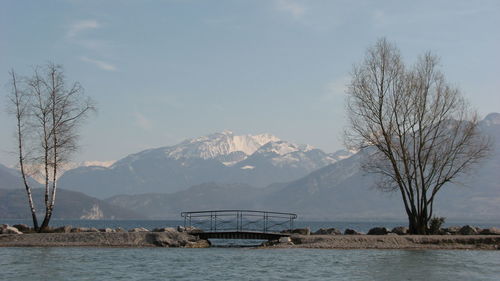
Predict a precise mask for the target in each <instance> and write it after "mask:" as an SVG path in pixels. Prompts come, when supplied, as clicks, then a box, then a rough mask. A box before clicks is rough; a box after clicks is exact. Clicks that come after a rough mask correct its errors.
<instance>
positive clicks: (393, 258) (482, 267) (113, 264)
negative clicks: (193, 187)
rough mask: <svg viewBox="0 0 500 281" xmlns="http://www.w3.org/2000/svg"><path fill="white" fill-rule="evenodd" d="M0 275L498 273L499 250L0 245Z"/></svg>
mask: <svg viewBox="0 0 500 281" xmlns="http://www.w3.org/2000/svg"><path fill="white" fill-rule="evenodd" d="M0 257H1V258H0V272H1V273H0V280H40V281H43V280H427V281H432V280H439V281H446V280H499V276H500V251H444V250H311V249H253V248H209V249H179V248H175V249H174V248H172V249H168V248H140V249H129V248H0Z"/></svg>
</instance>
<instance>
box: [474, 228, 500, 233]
mask: <svg viewBox="0 0 500 281" xmlns="http://www.w3.org/2000/svg"><path fill="white" fill-rule="evenodd" d="M479 234H483V235H500V228H497V227H490V228H485V229H483V230H481V232H479Z"/></svg>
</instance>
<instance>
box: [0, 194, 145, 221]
mask: <svg viewBox="0 0 500 281" xmlns="http://www.w3.org/2000/svg"><path fill="white" fill-rule="evenodd" d="M43 195H44V192H43V189H41V188H37V189H33V198H34V200H35V207H36V208H37V210H43V207H42V206H43ZM39 217H40V220H42V219H43V212H39ZM0 218H9V219H29V218H31V213H30V211H29V207H28V203H27V199H26V192H25V191H24V190H23V189H0ZM53 218H54V219H80V218H85V219H135V218H144V216H143V215H140V214H138V213H137V212H134V211H130V210H127V209H125V208H122V207H117V206H113V205H110V204H108V203H106V202H104V201H101V200H99V199H96V198H93V197H90V196H87V195H85V194H83V193H80V192H74V191H67V190H64V189H59V190H58V192H57V201H56V206H55V208H54V215H53Z"/></svg>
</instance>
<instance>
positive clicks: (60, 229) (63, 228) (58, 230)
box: [53, 225, 73, 233]
mask: <svg viewBox="0 0 500 281" xmlns="http://www.w3.org/2000/svg"><path fill="white" fill-rule="evenodd" d="M72 229H73V227H72V226H71V225H65V226H60V227H58V228H55V229H54V230H53V232H55V233H70V232H71V230H72Z"/></svg>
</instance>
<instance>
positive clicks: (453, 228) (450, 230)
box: [442, 226, 460, 235]
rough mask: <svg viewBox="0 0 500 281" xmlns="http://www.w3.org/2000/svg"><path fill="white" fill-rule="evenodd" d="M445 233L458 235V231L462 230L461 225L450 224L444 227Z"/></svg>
mask: <svg viewBox="0 0 500 281" xmlns="http://www.w3.org/2000/svg"><path fill="white" fill-rule="evenodd" d="M442 230H443V232H444V233H449V234H451V235H456V234H458V231H460V226H450V227H446V228H443V229H442Z"/></svg>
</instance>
